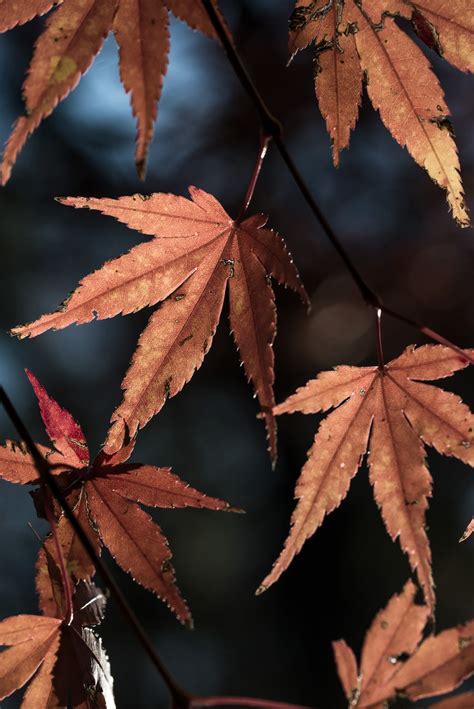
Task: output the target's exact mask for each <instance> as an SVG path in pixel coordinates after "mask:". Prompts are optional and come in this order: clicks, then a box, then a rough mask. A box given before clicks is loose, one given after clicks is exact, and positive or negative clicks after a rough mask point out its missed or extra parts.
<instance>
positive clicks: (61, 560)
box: [40, 478, 74, 625]
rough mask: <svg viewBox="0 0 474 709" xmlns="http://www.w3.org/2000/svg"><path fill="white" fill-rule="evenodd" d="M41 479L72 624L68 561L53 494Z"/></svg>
mask: <svg viewBox="0 0 474 709" xmlns="http://www.w3.org/2000/svg"><path fill="white" fill-rule="evenodd" d="M40 479H41V490H42V493H43V501H44V510H45V513H46V518H47V520H48V522H49V526H50V528H51V535H52V537H53V541H54V546H55V547H56V555H57V557H58V566H59V571H60V573H61V581H62V584H63V590H64V620H65V622H66V624H67V625H71V623H72V621H73V618H74V608H73V604H72V589H71V579H70V578H69V574H68V572H67V568H66V562H65V560H64V554H63V550H62V549H61V544H60V542H59V537H58V530H57V528H56V520H55V519H54V515H53V511H52V508H51V496H50V492H49V490H48V487H47V485H46V484H45V482H44V480H43V479H42V478H40Z"/></svg>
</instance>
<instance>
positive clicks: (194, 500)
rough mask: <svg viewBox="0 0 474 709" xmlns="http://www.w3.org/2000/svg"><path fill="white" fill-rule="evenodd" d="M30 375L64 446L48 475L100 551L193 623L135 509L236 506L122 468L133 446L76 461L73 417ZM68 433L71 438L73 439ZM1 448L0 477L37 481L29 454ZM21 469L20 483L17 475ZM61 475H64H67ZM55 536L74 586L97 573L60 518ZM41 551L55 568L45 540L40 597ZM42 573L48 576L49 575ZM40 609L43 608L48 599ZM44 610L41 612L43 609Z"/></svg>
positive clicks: (172, 480)
mask: <svg viewBox="0 0 474 709" xmlns="http://www.w3.org/2000/svg"><path fill="white" fill-rule="evenodd" d="M28 376H29V378H30V381H31V383H32V386H33V389H34V391H35V394H36V396H37V398H38V401H39V404H40V412H41V415H42V418H43V422H44V424H45V428H46V432H47V433H48V435H49V436H50V438H51V439H52V440H53V443H55V442H57V441H58V440H59V441H61V442H62V447H63V453H62V454H61V455H62V457H63V462H64V464H63V466H61V465H60V466H58V468H56V469H53V472H55V473H56V474H59V478H58V481H59V483H60V484H62V485H63V489H64V491H65V493H67V496H68V501H69V504H70V505H71V507H73V509H74V512H75V514H76V517H77V518H78V520H79V521H80V522H81V524H82V526H83V528H84V530H85V531H86V532H87V533H88V535H89V538H90V540H91V542H92V543H93V544H94V546H95V547H96V550H97V552H99V551H100V547H101V545H102V544H103V545H104V546H106V547H107V549H108V550H109V551H110V553H111V554H112V556H113V557H114V559H115V560H116V561H117V563H118V564H119V565H120V566H121V567H122V569H124V571H127V572H128V573H129V574H131V575H132V576H133V578H134V580H135V581H136V582H137V583H140V584H141V585H142V586H144V587H145V588H147V589H149V590H150V591H152V592H153V593H155V594H156V595H157V596H158V597H159V598H161V599H162V600H163V601H164V602H165V603H166V604H167V605H168V606H169V607H170V608H171V609H172V610H173V611H174V613H175V614H176V616H177V617H178V619H179V620H180V621H181V622H185V623H188V624H191V623H192V618H191V614H190V612H189V609H188V607H187V605H186V602H185V601H184V600H183V598H182V596H181V594H180V592H179V589H178V588H177V586H176V582H175V574H174V569H173V567H172V565H171V556H172V555H171V551H170V549H169V546H168V540H167V539H166V537H165V536H164V534H163V533H162V531H161V529H160V527H159V526H158V525H157V524H156V523H155V522H153V520H152V519H151V517H150V516H149V515H148V514H147V513H146V512H145V511H144V510H143V509H142V508H141V506H140V505H142V504H143V505H147V506H148V507H158V508H163V509H166V508H171V509H181V508H185V507H194V508H206V509H210V510H228V511H229V510H233V508H231V507H230V505H229V504H228V503H227V502H223V501H222V500H219V499H217V498H215V497H208V496H207V495H205V494H204V493H202V492H199V491H198V490H196V489H194V488H192V487H191V486H190V485H188V484H186V483H185V482H183V481H182V480H181V479H180V478H178V476H177V475H174V474H173V473H172V472H171V470H170V468H156V467H154V466H151V465H141V464H133V463H127V462H126V461H127V460H128V458H129V456H130V455H131V453H132V451H133V441H131V442H130V443H129V445H128V446H126V447H124V448H122V449H120V450H119V451H117V452H116V453H115V454H113V455H108V454H107V453H105V452H104V451H103V450H102V451H100V452H99V454H98V455H97V456H96V458H95V460H94V461H93V462H91V463H89V455H88V452H87V455H86V457H82V459H81V460H79V459H78V458H77V455H76V449H77V443H78V441H80V443H81V452H82V453H83V452H84V451H87V448H84V445H83V444H85V437H84V434H83V433H82V431H81V429H80V427H79V425H78V424H77V423H76V422H75V421H74V419H73V417H72V416H71V414H69V413H68V412H67V411H65V410H64V409H62V408H61V407H60V406H59V405H58V404H57V402H55V401H54V399H52V398H51V397H49V396H48V394H47V393H46V391H45V389H44V388H43V387H42V385H41V384H40V383H39V382H38V380H37V379H36V378H35V377H34V376H33V375H32V374H31V373H28ZM61 427H62V433H61ZM72 428H73V430H74V433H75V438H74V439H71V438H70V432H71V429H72ZM68 445H69V451H68V450H67V446H68ZM3 450H6V451H7V455H4V456H3V457H2V456H1V455H0V464H1V469H0V478H2V479H4V480H7V481H9V482H21V483H22V484H26V483H32V484H35V483H37V482H38V473H37V470H36V467H35V465H34V463H33V460H32V459H31V456H30V455H29V454H27V453H25V452H24V450H23V449H22V448H20V447H17V448H13V447H12V446H11V445H9V446H8V447H7V448H6V449H3ZM1 451H2V448H1V447H0V453H1ZM22 459H23V460H22ZM50 460H51V459H50V458H48V461H50ZM20 465H21V479H19V475H18V472H17V471H18V466H20ZM65 469H67V471H68V474H67V475H64V470H65ZM27 470H29V472H28V473H27V472H26V471H27ZM233 511H236V510H235V509H234V510H233ZM56 533H57V537H58V540H59V543H60V546H61V549H62V553H63V556H64V560H65V564H66V567H67V569H68V571H69V573H70V574H71V576H72V577H73V578H74V579H76V580H80V579H86V580H88V579H90V578H91V576H92V575H93V573H94V567H93V564H92V562H91V561H90V559H89V557H88V555H87V553H86V552H85V550H84V548H83V546H82V544H81V542H80V541H79V540H78V538H77V536H76V534H75V532H74V531H73V529H72V528H71V526H70V524H69V522H68V521H67V520H66V519H65V518H64V517H62V516H61V517H60V518H59V521H58V526H57V532H56ZM44 553H46V554H49V555H50V556H51V557H52V558H53V559H55V560H56V562H57V555H56V551H55V549H54V545H53V544H52V540H51V539H48V540H47V541H46V544H45V551H44V552H40V557H39V562H38V565H37V571H38V576H37V588H38V590H39V591H41V590H43V591H44V582H45V579H46V576H45V565H44V561H45V560H44ZM47 573H48V574H49V575H50V572H49V571H48V572H47ZM46 582H47V579H46ZM45 604H46V605H48V603H47V602H46V601H45ZM46 605H45V606H44V607H43V606H41V607H42V609H43V610H45V608H46Z"/></svg>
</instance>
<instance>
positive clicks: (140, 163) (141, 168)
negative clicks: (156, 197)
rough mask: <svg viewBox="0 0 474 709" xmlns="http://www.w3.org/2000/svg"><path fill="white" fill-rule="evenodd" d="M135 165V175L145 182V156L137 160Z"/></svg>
mask: <svg viewBox="0 0 474 709" xmlns="http://www.w3.org/2000/svg"><path fill="white" fill-rule="evenodd" d="M135 167H136V169H137V175H138V178H139V179H140V180H141V181H142V182H145V178H146V167H147V165H146V158H141V159H140V160H137V161H136V163H135Z"/></svg>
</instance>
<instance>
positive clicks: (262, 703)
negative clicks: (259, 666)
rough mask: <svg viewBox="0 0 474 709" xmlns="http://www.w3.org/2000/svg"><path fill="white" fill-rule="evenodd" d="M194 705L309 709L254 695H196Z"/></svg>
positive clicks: (192, 702) (192, 703) (192, 704)
mask: <svg viewBox="0 0 474 709" xmlns="http://www.w3.org/2000/svg"><path fill="white" fill-rule="evenodd" d="M191 706H192V707H219V706H234V707H262V708H263V709H309V707H305V706H302V705H301V704H287V703H286V702H273V701H272V700H271V699H255V698H254V697H225V696H223V697H194V698H193V699H192V701H191Z"/></svg>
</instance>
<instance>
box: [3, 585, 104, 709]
mask: <svg viewBox="0 0 474 709" xmlns="http://www.w3.org/2000/svg"><path fill="white" fill-rule="evenodd" d="M96 594H97V588H96V587H95V586H94V585H93V584H89V585H82V584H79V585H78V586H76V587H75V592H74V596H73V603H74V608H75V614H74V618H73V620H72V622H71V623H67V622H66V621H65V620H64V617H63V615H62V614H61V612H60V610H59V607H58V606H55V607H54V609H53V612H51V613H50V614H48V615H19V616H14V617H11V618H6V619H5V620H3V621H1V622H0V645H6V646H8V649H7V650H4V651H3V652H1V653H0V700H3V699H5V698H6V697H8V696H10V695H11V694H13V693H14V692H16V691H17V690H18V689H21V687H23V686H24V685H26V684H27V683H28V682H30V684H29V686H28V688H27V690H26V692H25V694H24V697H23V701H22V703H21V709H48V708H50V707H68V706H71V707H77V708H78V709H79V708H83V709H86V707H87V708H88V709H115V701H114V697H113V691H112V685H113V680H112V676H111V674H110V666H109V662H108V659H107V655H106V654H105V652H104V650H103V647H102V642H101V640H100V638H99V637H98V636H97V635H96V634H95V633H94V632H93V630H92V629H91V627H90V626H91V625H96V624H97V622H100V620H102V616H103V609H102V611H101V613H100V617H99V616H97V618H96V617H94V618H93V621H92V623H91V622H90V620H91V617H93V616H92V615H91V611H90V609H91V607H92V606H94V602H95V597H96ZM101 598H103V596H101ZM30 680H31V681H30Z"/></svg>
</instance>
